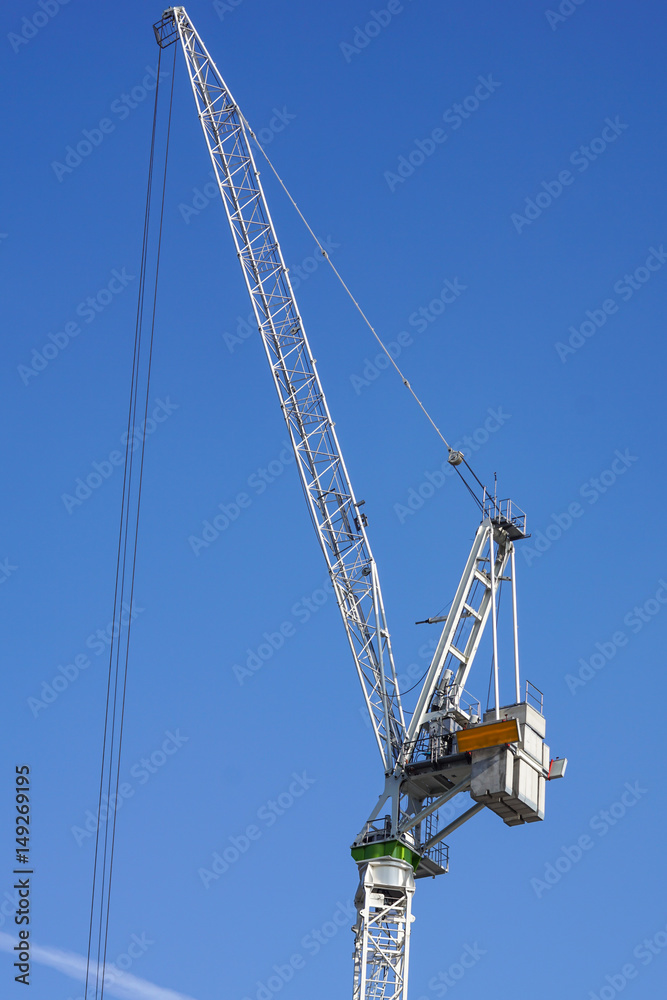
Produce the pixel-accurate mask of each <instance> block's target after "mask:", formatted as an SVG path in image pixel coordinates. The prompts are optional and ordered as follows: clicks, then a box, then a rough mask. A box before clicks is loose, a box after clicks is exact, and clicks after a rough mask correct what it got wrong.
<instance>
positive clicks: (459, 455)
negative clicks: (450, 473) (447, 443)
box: [447, 450, 463, 465]
mask: <svg viewBox="0 0 667 1000" xmlns="http://www.w3.org/2000/svg"><path fill="white" fill-rule="evenodd" d="M447 461H448V462H449V464H450V465H460V464H461V462H462V461H463V452H462V451H453V450H452V451H450V453H449V457H448V459H447Z"/></svg>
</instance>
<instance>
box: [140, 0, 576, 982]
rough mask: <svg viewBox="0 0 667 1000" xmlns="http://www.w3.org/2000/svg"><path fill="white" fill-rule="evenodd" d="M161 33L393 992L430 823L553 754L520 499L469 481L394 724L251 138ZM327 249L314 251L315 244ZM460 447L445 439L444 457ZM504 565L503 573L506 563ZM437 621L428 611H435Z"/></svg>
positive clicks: (537, 783)
mask: <svg viewBox="0 0 667 1000" xmlns="http://www.w3.org/2000/svg"><path fill="white" fill-rule="evenodd" d="M154 30H155V35H156V38H157V41H158V44H159V45H160V46H161V47H162V48H164V47H166V46H168V45H171V44H173V43H175V42H177V41H178V42H180V44H181V46H182V49H183V53H184V56H185V61H186V65H187V69H188V75H189V78H190V83H191V86H192V92H193V95H194V99H195V104H196V107H197V113H198V116H199V120H200V123H201V126H202V130H203V133H204V138H205V140H206V144H207V147H208V151H209V154H210V158H211V163H212V166H213V171H214V175H215V180H216V182H217V185H218V188H219V191H220V195H221V197H222V201H223V204H224V207H225V211H226V214H227V219H228V221H229V225H230V228H231V231H232V237H233V239H234V244H235V246H236V250H237V254H238V258H239V261H240V262H241V267H242V271H243V276H244V278H245V282H246V286H247V289H248V293H249V295H250V300H251V303H252V308H253V312H254V315H255V319H256V321H257V326H258V330H259V333H260V335H261V338H262V342H263V344H264V348H265V351H266V356H267V359H268V362H269V366H270V369H271V374H272V376H273V381H274V384H275V387H276V390H277V393H278V397H279V400H280V406H281V409H282V411H283V416H284V418H285V422H286V424H287V428H288V432H289V436H290V441H291V443H292V447H293V449H294V454H295V456H296V464H297V468H298V471H299V476H300V478H301V482H302V485H303V489H304V494H305V497H306V501H307V504H308V508H309V512H310V515H311V518H312V521H313V525H314V527H315V531H316V534H317V538H318V541H319V543H320V546H321V548H322V552H323V554H324V558H325V559H326V562H327V566H328V570H329V574H330V576H331V580H332V584H333V589H334V594H335V596H336V601H337V604H338V607H339V608H340V612H341V616H342V619H343V624H344V626H345V630H346V634H347V637H348V641H349V644H350V648H351V651H352V655H353V658H354V662H355V665H356V668H357V673H358V676H359V680H360V682H361V687H362V691H363V695H364V700H365V702H366V706H367V709H368V712H369V715H370V720H371V725H372V728H373V732H374V734H375V738H376V741H377V744H378V748H379V751H380V755H381V758H382V764H383V768H384V773H385V783H384V788H383V790H382V793H381V794H380V796H379V799H378V802H377V804H376V805H375V807H374V809H373V810H372V811H371V814H370V816H369V818H368V821H367V822H366V823H365V824H364V826H363V827H362V830H361V831H360V833H359V835H358V836H357V837H356V839H355V841H354V843H353V845H352V855H353V857H354V859H355V860H356V862H357V865H358V868H359V876H360V881H359V888H358V890H357V894H356V897H355V903H356V907H357V920H356V923H355V927H354V928H353V929H354V931H355V948H354V980H353V997H354V1000H407V977H408V961H409V944H410V926H411V923H412V920H413V917H412V912H411V907H412V896H413V893H414V887H415V878H420V877H423V876H427V875H431V876H433V875H438V874H442V873H444V872H445V871H447V867H448V849H447V847H446V845H445V843H444V840H445V838H446V837H447V836H448V835H449V833H450V832H452V831H453V830H454V829H456V828H457V827H458V826H460V825H461V824H462V823H464V822H466V820H467V819H469V818H470V817H471V816H473V815H475V814H476V813H477V812H479V811H481V810H482V809H483V808H484V807H485V806H486V807H487V808H489V809H491V810H492V811H493V812H495V813H497V814H498V815H499V816H501V818H502V819H503V820H504V821H505V823H507V824H508V825H510V826H513V825H519V824H522V823H527V822H528V823H529V822H534V821H536V820H540V819H542V818H543V817H544V795H545V783H546V781H547V780H550V779H551V778H554V777H560V776H562V774H563V773H564V770H565V761H564V760H556V761H553V762H552V761H551V760H550V757H549V748H548V747H547V746H546V744H545V743H544V737H545V721H544V715H543V712H542V696H541V693H540V692H539V691H538V690H537V689H536V688H533V687H532V686H531V685H527V687H526V695H525V696H524V697H523V698H522V696H521V690H520V678H519V657H518V630H517V618H516V581H515V572H516V565H515V558H514V543H515V542H516V541H518V540H520V539H522V538H525V537H526V526H525V514H524V513H523V511H521V510H519V509H518V508H517V507H516V506H515V505H513V504H512V503H511V501H509V500H503V501H500V502H499V501H497V499H496V498H495V497H491V496H490V495H488V494H487V493H486V491H484V494H483V498H482V501H481V504H480V506H481V508H482V514H483V519H482V523H481V524H480V526H479V528H478V529H477V532H476V535H475V538H474V541H473V545H472V549H471V551H470V555H469V557H468V561H467V563H466V566H465V569H464V571H463V574H462V576H461V580H460V583H459V586H458V588H457V591H456V594H455V596H454V600H453V602H452V605H451V608H450V610H449V612H448V614H447V617H446V619H445V620H444V627H443V630H442V633H441V636H440V639H439V641H438V644H437V648H436V650H435V653H434V655H433V659H432V662H431V664H430V666H429V669H428V671H427V673H426V676H425V678H424V680H423V684H422V687H421V691H420V693H419V696H418V699H417V705H416V708H415V711H414V713H413V715H412V720H411V722H410V724H409V726H406V722H405V717H404V713H403V707H402V703H401V697H400V693H399V688H398V681H397V675H396V666H395V662H394V656H393V651H392V646H391V639H390V633H389V630H388V628H387V622H386V618H385V611H384V605H383V601H382V592H381V589H380V581H379V578H378V572H377V567H376V563H375V560H374V559H373V555H372V552H371V548H370V544H369V541H368V536H367V532H366V518H365V516H364V515H363V513H362V512H361V510H360V507H361V504H360V503H359V502H358V501H357V500H356V498H355V494H354V491H353V489H352V485H351V483H350V479H349V476H348V473H347V469H346V467H345V462H344V460H343V456H342V453H341V449H340V446H339V443H338V439H337V436H336V432H335V429H334V425H333V421H332V420H331V416H330V413H329V408H328V406H327V402H326V398H325V396H324V392H323V389H322V385H321V383H320V379H319V376H318V374H317V370H316V367H315V361H314V359H313V355H312V351H311V349H310V345H309V343H308V340H307V338H306V334H305V330H304V326H303V321H302V319H301V315H300V313H299V309H298V306H297V302H296V299H295V296H294V292H293V289H292V286H291V283H290V279H289V274H288V269H287V267H286V266H285V261H284V258H283V255H282V251H281V248H280V244H279V242H278V238H277V236H276V232H275V229H274V226H273V222H272V220H271V215H270V213H269V209H268V206H267V203H266V199H265V196H264V192H263V190H262V186H261V183H260V179H259V172H258V170H257V167H256V164H255V160H254V157H253V153H252V148H251V143H250V138H251V137H252V136H253V133H252V132H251V130H250V128H249V126H248V124H247V122H246V120H245V118H244V117H243V115H242V113H241V112H240V110H239V108H238V106H237V105H236V103H235V102H234V99H233V97H232V95H231V93H230V91H229V88H228V87H227V85H226V84H225V82H224V80H223V79H222V77H221V75H220V73H219V72H218V70H217V68H216V66H215V64H214V62H213V60H212V59H211V57H210V55H209V54H208V51H207V50H206V48H205V47H204V45H203V43H202V41H201V38H200V37H199V35H198V34H197V32H196V30H195V28H194V26H193V24H192V22H191V21H190V19H189V17H188V15H187V13H186V11H185V8H184V7H171V8H169V9H168V10H166V11H165V12H164V14H163V16H162V18H161V20H160V21H159V22H158V23H157V24H155V26H154ZM322 252H323V254H324V255H325V256H326V251H324V250H322ZM461 459H462V456H461V455H460V454H459V453H457V452H453V451H451V449H450V455H449V461H450V462H451V463H452V464H453V465H457V464H459V462H460V461H461ZM508 574H509V575H508ZM502 581H511V585H512V587H511V591H512V609H513V638H514V683H515V697H516V700H515V702H514V703H513V704H511V705H505V706H501V705H500V695H499V690H500V688H499V672H498V647H497V643H498V639H497V620H496V619H497V593H498V588H499V585H500V583H501V582H502ZM489 617H490V618H491V632H492V641H493V687H494V707H493V709H492V710H490V711H487V712H484V713H483V712H482V710H481V706H480V705H479V702H475V701H474V699H471V698H470V696H469V695H468V693H467V691H466V687H465V685H466V682H467V679H468V675H469V673H470V670H471V667H472V665H473V662H474V658H475V654H476V652H477V649H478V646H479V643H480V641H481V639H482V635H483V633H484V630H485V626H486V624H487V620H488V619H489ZM439 620H441V621H442V619H439ZM466 793H467V794H469V796H470V798H471V799H472V805H471V806H470V807H469V808H468V809H467V810H465V811H464V812H463V813H462V814H461V815H459V816H458V818H456V819H455V820H453V821H452V822H450V823H449V824H448V825H446V826H442V824H441V823H440V822H439V809H440V808H441V806H443V805H445V804H446V803H448V802H449V801H450V800H451V799H453V798H454V797H455V796H457V795H459V794H466Z"/></svg>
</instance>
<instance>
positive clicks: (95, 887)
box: [84, 57, 159, 1000]
mask: <svg viewBox="0 0 667 1000" xmlns="http://www.w3.org/2000/svg"><path fill="white" fill-rule="evenodd" d="M158 66H159V57H158ZM158 86H159V72H158ZM155 96H156V103H155V108H154V111H153V129H152V134H151V148H150V157H149V168H148V184H147V192H146V208H145V213H144V232H143V241H142V251H141V270H140V273H139V297H138V303H137V318H136V324H135V333H134V353H133V358H132V379H131V383H130V402H129V407H128V417H127V437H126V443H125V462H124V468H123V489H122V499H121V514H120V526H119V530H118V552H117V557H116V582H115V587H114V603H113V617H112V627H111V642H110V649H109V676H108V681H107V695H106V710H105V718H104V737H103V741H102V763H101V767H100V789H99V795H98V810H97V816H98V822H97V826H96V831H95V859H94V863H93V885H92V893H91V901H90V923H89V931H88V949H87V957H86V978H85V986H84V1000H88V982H89V978H90V960H91V951H92V933H93V924H94V913H95V896H96V894H97V890H98V880H97V869H98V861H99V860H100V854H99V846H100V845H99V839H100V823H99V817H100V815H101V811H102V795H103V789H104V776H105V771H106V766H105V765H106V756H107V737H108V735H109V733H108V723H109V701H110V692H111V680H112V676H113V654H114V645H115V639H116V636H115V624H116V611H117V609H118V594H119V584H120V564H121V554H122V552H123V537H124V527H125V522H126V503H127V500H128V499H129V497H128V492H129V491H128V472H129V462H128V458H129V447H130V440H131V438H130V429H131V426H132V414H133V409H134V399H135V395H136V393H135V381H136V375H137V367H138V361H139V350H140V337H141V314H142V298H143V290H144V275H145V265H146V256H147V253H146V251H147V240H148V223H149V216H150V196H151V186H152V176H153V157H154V152H155V133H156V123H157V87H156V95H155ZM104 853H106V852H104ZM98 974H99V968H98V969H97V970H96V977H95V993H97V977H98Z"/></svg>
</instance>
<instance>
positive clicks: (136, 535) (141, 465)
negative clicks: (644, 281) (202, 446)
mask: <svg viewBox="0 0 667 1000" xmlns="http://www.w3.org/2000/svg"><path fill="white" fill-rule="evenodd" d="M175 69H176V46H174V65H173V69H172V75H171V92H170V96H169V114H168V118H167V136H166V142H165V153H164V171H163V174H162V196H161V202H160V224H159V227H158V237H157V252H156V260H155V281H154V287H153V304H152V311H151V332H150V340H149V342H148V366H147V372H146V393H145V405H144V420H143V425H142V426H143V431H142V434H141V456H140V459H139V481H138V487H137V508H136V520H135V523H134V544H133V548H132V570H131V575H130V598H129V601H130V613H129V616H128V623H127V632H126V644H125V663H124V667H123V693H122V700H121V710H120V729H119V734H118V753H117V756H116V783H115V795H114V801H115V802H117V801H118V789H119V786H120V763H121V745H122V740H123V727H124V723H125V698H126V694H127V670H128V664H129V655H130V630H131V627H132V603H133V600H134V581H135V575H136V568H137V543H138V539H139V515H140V512H141V490H142V486H143V475H144V456H145V451H146V424H147V422H148V399H149V390H150V381H151V369H152V365H153V342H154V337H155V312H156V308H157V290H158V278H159V273H160V251H161V247H162V227H163V223H164V202H165V192H166V186H167V163H168V159H169V138H170V135H171V113H172V108H173V103H174V78H175V75H176V74H175ZM158 72H159V67H158ZM135 417H136V408H135ZM126 540H127V538H126ZM115 844H116V810H115V809H114V811H113V822H112V826H111V851H110V855H109V888H108V891H107V906H106V924H105V931H104V954H103V956H102V990H101V992H100V1000H103V997H104V970H105V968H106V957H107V940H108V936H109V909H110V905H111V878H112V874H113V859H114V848H115Z"/></svg>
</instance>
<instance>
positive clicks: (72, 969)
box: [0, 931, 194, 1000]
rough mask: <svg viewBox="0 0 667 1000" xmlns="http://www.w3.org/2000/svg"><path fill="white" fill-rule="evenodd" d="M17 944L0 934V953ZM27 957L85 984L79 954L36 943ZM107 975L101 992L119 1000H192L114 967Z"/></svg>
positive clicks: (84, 964)
mask: <svg viewBox="0 0 667 1000" xmlns="http://www.w3.org/2000/svg"><path fill="white" fill-rule="evenodd" d="M17 943H18V940H17V938H13V937H12V936H11V935H10V934H5V933H4V932H3V931H0V950H2V951H8V952H13V951H14V945H16V944H17ZM30 954H31V956H32V960H33V961H34V962H39V963H41V964H42V965H49V966H51V968H52V969H57V970H58V972H62V973H63V975H65V976H70V978H72V979H78V980H80V982H82V983H83V982H85V981H86V959H85V958H84V957H83V955H76V954H74V952H71V951H61V950H60V948H43V947H41V946H40V945H37V944H31V945H30ZM107 976H108V977H109V978H107V979H106V980H105V983H104V992H105V994H106V993H108V994H110V995H111V996H114V997H118V998H119V1000H194V998H193V997H190V996H186V994H185V993H177V992H176V991H175V990H168V989H165V988H164V986H157V985H156V984H155V983H149V982H148V980H147V979H139V978H138V977H137V976H132V975H130V974H129V973H128V972H121V971H119V970H118V969H115V968H114V969H109V971H108V972H107ZM89 981H90V980H89Z"/></svg>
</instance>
